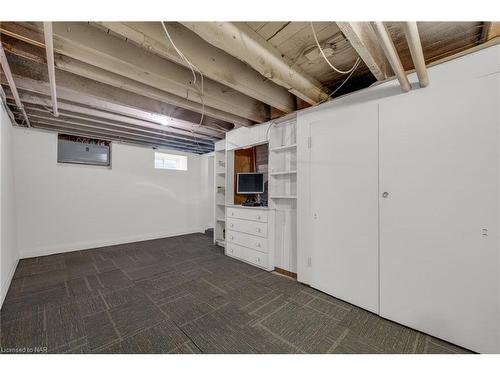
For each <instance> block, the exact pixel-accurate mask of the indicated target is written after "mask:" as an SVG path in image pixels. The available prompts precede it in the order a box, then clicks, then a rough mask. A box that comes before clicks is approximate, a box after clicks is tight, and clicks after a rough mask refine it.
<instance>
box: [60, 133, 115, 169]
mask: <svg viewBox="0 0 500 375" xmlns="http://www.w3.org/2000/svg"><path fill="white" fill-rule="evenodd" d="M109 150H110V145H109V144H107V145H100V144H92V143H83V142H74V141H70V140H66V139H61V138H59V139H58V142H57V162H58V163H73V164H89V165H101V166H109V165H110V152H109Z"/></svg>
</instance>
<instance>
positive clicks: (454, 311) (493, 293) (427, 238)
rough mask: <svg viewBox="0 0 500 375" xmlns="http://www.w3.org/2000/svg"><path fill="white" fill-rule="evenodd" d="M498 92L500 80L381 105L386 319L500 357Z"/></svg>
mask: <svg viewBox="0 0 500 375" xmlns="http://www.w3.org/2000/svg"><path fill="white" fill-rule="evenodd" d="M499 88H500V81H499V79H498V74H497V76H496V78H494V79H491V77H485V78H482V79H476V80H473V81H469V82H463V83H461V85H460V87H450V88H449V89H441V90H437V89H433V88H432V85H431V86H429V88H427V89H422V90H415V91H412V92H410V93H408V94H406V95H405V96H401V97H398V98H395V99H394V100H392V99H391V100H388V101H386V102H384V103H382V104H381V105H380V139H381V143H380V192H381V197H380V314H381V315H382V316H383V317H386V318H388V319H391V320H395V321H397V322H400V323H402V324H405V325H408V326H410V327H413V328H416V329H418V330H421V331H423V332H426V333H429V334H431V335H434V336H437V337H440V338H442V339H444V340H448V341H451V342H453V343H456V344H458V345H462V346H464V347H466V348H469V349H472V350H475V351H479V352H497V353H498V352H500V340H499V339H500V329H499V327H500V289H499V282H500V279H499V271H500V270H499V268H500V253H499V247H498V229H499V221H498V212H499V199H498V197H499V192H500V190H499V152H498V150H499V126H500V123H499V122H500V116H499V109H498V108H499V104H500V96H499V90H500V89H499ZM470 93H475V94H474V95H470ZM384 192H387V193H388V195H387V197H386V198H384V197H383V194H384Z"/></svg>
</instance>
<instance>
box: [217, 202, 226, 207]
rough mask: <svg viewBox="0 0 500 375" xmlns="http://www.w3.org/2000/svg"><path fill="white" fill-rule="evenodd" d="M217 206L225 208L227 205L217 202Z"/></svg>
mask: <svg viewBox="0 0 500 375" xmlns="http://www.w3.org/2000/svg"><path fill="white" fill-rule="evenodd" d="M216 205H217V206H225V205H226V204H225V203H221V202H217V203H216Z"/></svg>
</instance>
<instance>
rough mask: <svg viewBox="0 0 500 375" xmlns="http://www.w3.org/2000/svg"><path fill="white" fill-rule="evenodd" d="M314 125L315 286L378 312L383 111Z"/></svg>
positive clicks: (368, 108)
mask: <svg viewBox="0 0 500 375" xmlns="http://www.w3.org/2000/svg"><path fill="white" fill-rule="evenodd" d="M327 112H328V113H325V114H324V115H323V116H322V117H321V120H319V121H316V122H313V123H312V124H310V135H311V149H310V168H311V169H310V199H311V216H312V217H311V244H310V245H311V254H312V259H311V267H312V268H311V280H310V284H311V286H313V287H315V288H317V289H319V290H322V291H324V292H326V293H328V294H331V295H333V296H335V297H337V298H340V299H343V300H346V301H348V302H351V303H353V304H355V305H358V306H361V307H363V308H365V309H367V310H370V311H373V312H376V313H377V312H378V108H377V105H376V104H370V103H369V104H366V105H363V106H360V105H359V104H358V105H356V106H353V107H349V106H347V107H344V108H343V107H335V109H334V110H332V111H331V112H330V111H327Z"/></svg>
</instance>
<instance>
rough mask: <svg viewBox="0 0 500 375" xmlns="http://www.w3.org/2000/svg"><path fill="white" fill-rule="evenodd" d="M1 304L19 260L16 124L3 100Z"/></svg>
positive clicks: (0, 129) (0, 137)
mask: <svg viewBox="0 0 500 375" xmlns="http://www.w3.org/2000/svg"><path fill="white" fill-rule="evenodd" d="M0 112H1V114H0V116H1V117H0V212H1V215H0V280H1V284H0V287H1V288H0V307H1V306H2V303H3V301H4V299H5V296H6V294H7V290H8V289H9V285H10V282H11V280H12V276H13V275H14V271H15V269H16V266H17V262H18V260H19V255H18V251H17V228H16V210H15V189H14V173H13V153H12V152H13V148H12V133H13V127H12V124H11V121H10V118H9V117H8V115H7V112H6V110H5V108H4V106H3V103H0Z"/></svg>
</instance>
